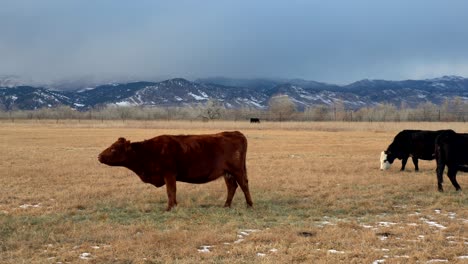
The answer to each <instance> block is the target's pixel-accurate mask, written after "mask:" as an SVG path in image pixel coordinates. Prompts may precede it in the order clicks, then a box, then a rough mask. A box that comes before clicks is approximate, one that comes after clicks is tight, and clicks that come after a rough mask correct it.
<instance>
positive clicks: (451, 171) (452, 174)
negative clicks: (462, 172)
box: [447, 166, 461, 191]
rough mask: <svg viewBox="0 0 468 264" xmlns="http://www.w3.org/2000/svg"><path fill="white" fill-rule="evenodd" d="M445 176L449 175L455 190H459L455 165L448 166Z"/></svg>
mask: <svg viewBox="0 0 468 264" xmlns="http://www.w3.org/2000/svg"><path fill="white" fill-rule="evenodd" d="M447 176H448V177H449V179H450V181H451V182H452V184H453V187H455V190H457V191H460V190H461V187H460V185H459V184H458V182H457V167H456V166H449V167H448V171H447Z"/></svg>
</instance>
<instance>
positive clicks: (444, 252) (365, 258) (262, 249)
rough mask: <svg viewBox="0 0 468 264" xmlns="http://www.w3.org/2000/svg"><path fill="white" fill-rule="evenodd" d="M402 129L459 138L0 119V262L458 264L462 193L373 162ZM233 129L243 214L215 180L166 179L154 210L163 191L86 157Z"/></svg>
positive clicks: (342, 128) (423, 173)
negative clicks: (171, 202) (173, 187)
mask: <svg viewBox="0 0 468 264" xmlns="http://www.w3.org/2000/svg"><path fill="white" fill-rule="evenodd" d="M404 128H414V129H418V128H421V129H442V128H452V129H455V130H457V131H459V132H468V131H466V127H464V126H462V125H461V124H459V123H379V124H378V123H332V122H329V123H299V122H297V123H268V122H266V123H261V124H260V125H258V124H252V125H251V124H248V123H246V122H214V123H195V122H193V123H190V122H179V121H178V122H172V121H171V122H166V121H164V122H133V121H132V122H126V123H122V122H120V123H119V122H114V123H111V122H104V123H101V122H96V121H94V122H89V121H88V122H84V121H81V122H80V123H77V122H75V123H73V122H71V123H63V124H62V123H58V124H57V123H55V121H44V122H39V123H38V122H21V123H2V125H1V126H0V136H1V138H2V140H1V141H0V154H1V157H2V159H0V262H1V263H21V262H27V263H58V262H62V263H66V262H71V263H75V262H80V261H82V262H85V261H86V262H89V263H168V262H177V263H199V262H216V263H246V262H247V263H252V262H255V263H286V262H296V263H301V262H308V263H335V262H342V263H372V262H373V261H376V260H385V261H386V263H414V262H418V261H419V262H423V263H425V262H427V261H430V260H434V259H442V260H447V261H450V262H453V263H457V262H458V263H463V262H466V259H465V258H462V257H463V256H467V255H468V251H467V245H468V233H467V231H466V230H468V228H467V225H468V210H467V206H468V199H467V196H466V195H465V194H464V193H463V192H462V193H456V192H454V191H453V187H452V186H451V185H450V182H449V181H448V180H446V181H445V182H446V183H445V185H446V188H445V189H446V192H445V193H439V192H437V191H436V189H437V187H436V176H435V171H434V169H435V164H434V161H432V162H429V161H420V172H414V167H413V165H412V164H411V163H410V162H409V163H408V165H407V171H405V172H399V171H398V170H399V167H400V164H399V161H397V162H396V164H395V165H394V166H393V167H392V168H391V170H389V171H385V172H382V171H380V170H379V164H378V162H379V161H378V158H379V153H380V151H381V150H383V149H384V148H386V147H387V146H388V144H389V143H390V142H391V140H392V139H393V137H394V135H395V134H396V132H397V131H399V130H401V129H404ZM234 129H237V130H240V131H242V132H243V133H244V134H245V135H246V136H247V138H248V140H249V147H248V154H247V159H248V160H247V168H248V174H249V180H250V188H251V193H252V195H253V200H254V208H253V209H248V208H246V206H245V200H244V197H243V195H242V192H241V191H240V190H238V191H237V194H236V196H235V197H234V201H233V208H231V209H225V208H222V206H223V204H224V200H225V198H226V187H225V184H224V181H215V182H212V183H208V184H204V185H190V184H184V183H178V194H177V195H178V202H179V206H178V207H177V208H176V209H175V210H173V211H171V212H168V213H165V212H163V210H164V208H165V205H166V201H167V197H166V192H165V188H164V187H163V188H160V189H157V188H155V187H153V186H150V185H146V184H144V183H142V182H141V181H140V180H139V179H138V177H137V176H136V175H134V174H133V173H132V172H131V171H129V170H127V169H125V168H112V167H108V166H105V165H102V164H99V162H98V161H97V154H98V153H99V152H100V151H101V150H102V149H104V148H106V147H107V146H108V145H110V144H111V143H112V142H114V141H115V140H116V139H117V138H118V137H120V136H125V137H127V138H128V139H130V140H132V141H139V140H143V139H147V138H151V137H153V136H156V135H160V134H201V133H213V132H219V131H221V130H234ZM464 129H465V131H463V130H464ZM458 179H459V183H460V185H461V186H462V188H465V189H466V188H468V180H467V179H468V178H467V177H466V175H464V174H463V173H460V174H459V177H458ZM206 246H208V247H206Z"/></svg>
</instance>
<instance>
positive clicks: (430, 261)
mask: <svg viewBox="0 0 468 264" xmlns="http://www.w3.org/2000/svg"><path fill="white" fill-rule="evenodd" d="M436 262H448V259H431V260H429V261H427V262H426V263H436Z"/></svg>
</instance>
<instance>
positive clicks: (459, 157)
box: [435, 130, 468, 192]
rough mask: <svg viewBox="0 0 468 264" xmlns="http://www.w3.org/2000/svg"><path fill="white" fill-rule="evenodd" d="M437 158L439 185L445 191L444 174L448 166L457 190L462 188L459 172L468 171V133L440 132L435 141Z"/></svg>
mask: <svg viewBox="0 0 468 264" xmlns="http://www.w3.org/2000/svg"><path fill="white" fill-rule="evenodd" d="M435 158H436V161H437V187H438V189H439V191H440V192H443V191H444V189H443V188H442V183H443V181H444V180H443V174H444V169H445V166H447V168H448V171H447V176H448V178H449V179H450V181H451V182H452V184H453V186H454V187H455V190H457V191H459V190H461V188H460V185H459V184H458V182H457V172H458V171H464V172H468V134H458V133H455V131H453V130H448V131H445V132H444V133H442V134H440V135H439V136H438V137H437V138H436V141H435Z"/></svg>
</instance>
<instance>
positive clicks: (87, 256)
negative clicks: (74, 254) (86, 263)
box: [80, 252, 91, 260]
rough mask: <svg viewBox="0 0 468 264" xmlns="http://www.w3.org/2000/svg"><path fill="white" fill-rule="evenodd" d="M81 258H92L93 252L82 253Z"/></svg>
mask: <svg viewBox="0 0 468 264" xmlns="http://www.w3.org/2000/svg"><path fill="white" fill-rule="evenodd" d="M80 259H84V260H88V259H91V253H88V252H84V253H81V254H80Z"/></svg>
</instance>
